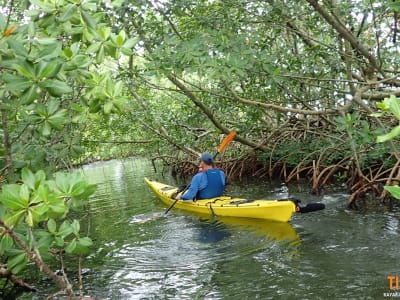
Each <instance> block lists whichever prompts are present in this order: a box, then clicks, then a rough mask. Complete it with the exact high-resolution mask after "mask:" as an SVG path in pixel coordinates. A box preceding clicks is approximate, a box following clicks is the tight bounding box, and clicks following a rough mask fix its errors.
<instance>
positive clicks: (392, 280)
mask: <svg viewBox="0 0 400 300" xmlns="http://www.w3.org/2000/svg"><path fill="white" fill-rule="evenodd" d="M387 279H388V280H389V288H390V289H391V290H393V289H396V290H398V289H399V276H393V275H391V276H388V277H387Z"/></svg>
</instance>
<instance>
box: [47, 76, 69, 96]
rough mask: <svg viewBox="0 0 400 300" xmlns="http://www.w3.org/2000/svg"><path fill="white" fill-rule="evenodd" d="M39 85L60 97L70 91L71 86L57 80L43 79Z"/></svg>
mask: <svg viewBox="0 0 400 300" xmlns="http://www.w3.org/2000/svg"><path fill="white" fill-rule="evenodd" d="M40 86H41V87H42V88H45V89H46V90H47V91H48V92H49V94H50V95H52V96H54V97H61V96H62V95H64V94H69V93H72V89H71V87H70V86H69V85H68V84H66V83H65V82H63V81H59V80H50V79H49V80H45V81H43V82H41V83H40Z"/></svg>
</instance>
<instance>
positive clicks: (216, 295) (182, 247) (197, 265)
mask: <svg viewBox="0 0 400 300" xmlns="http://www.w3.org/2000/svg"><path fill="white" fill-rule="evenodd" d="M84 171H85V174H86V175H87V176H88V178H89V179H90V181H91V182H92V183H97V184H98V190H97V192H96V194H95V195H94V197H93V198H92V199H91V200H90V205H89V213H88V214H87V215H85V216H84V217H82V223H81V224H82V228H86V227H84V226H85V224H84V223H85V221H87V222H88V223H89V224H90V226H88V227H90V236H91V237H92V238H93V240H94V242H95V245H94V247H93V254H91V255H90V256H88V257H86V258H85V260H84V262H83V267H84V268H85V269H86V270H88V272H85V277H84V287H85V293H86V294H87V295H91V296H93V297H98V298H106V297H108V298H109V299H160V298H162V299H300V298H302V299H328V298H329V299H382V296H383V292H384V291H387V286H388V284H387V278H386V276H388V275H394V276H396V275H400V269H399V266H398V264H397V263H396V262H398V261H399V260H400V255H399V253H400V252H399V251H398V249H399V248H400V239H399V236H400V211H399V210H397V211H396V210H394V211H383V212H380V211H379V212H376V211H375V212H373V211H369V212H368V211H367V212H354V211H346V210H345V209H344V205H345V202H346V195H345V193H344V192H343V191H341V192H339V191H335V192H334V193H331V194H330V195H325V196H322V198H316V197H317V196H315V195H310V194H308V193H307V192H306V191H307V186H306V185H304V186H303V187H302V188H303V190H296V189H294V188H293V187H292V186H283V185H281V184H279V183H278V184H273V183H271V184H269V183H266V182H263V183H262V184H260V183H259V182H257V183H251V182H250V183H249V184H246V185H245V186H242V187H241V186H240V185H234V184H232V185H230V189H231V190H232V191H234V194H237V195H243V194H244V193H246V196H248V197H268V196H270V195H272V194H275V195H276V196H277V197H278V196H283V195H287V194H289V192H290V194H291V195H294V196H296V197H297V198H300V199H304V200H303V202H302V203H303V204H307V203H308V202H319V201H322V202H323V203H325V204H327V209H325V210H323V211H318V212H315V213H309V214H297V215H295V216H294V217H293V218H292V220H291V222H290V223H279V222H271V221H267V220H255V219H245V218H212V217H205V216H204V215H202V216H200V215H195V214H190V213H187V212H183V211H180V210H172V211H171V212H169V213H168V214H167V215H165V214H164V212H165V209H166V207H165V205H164V204H162V203H161V201H160V200H159V199H157V198H156V197H155V196H154V195H153V194H152V193H151V192H150V191H149V189H148V188H147V186H145V184H144V182H143V177H145V176H147V177H152V178H154V179H155V180H160V181H163V182H171V184H174V183H175V182H174V180H173V178H162V177H161V174H154V171H153V169H152V168H151V164H150V163H149V162H146V161H144V160H128V161H123V162H117V163H115V162H107V163H102V164H94V165H91V166H90V167H86V168H85V170H84ZM178 185H179V183H178ZM304 191H305V192H304ZM67 263H69V262H67ZM70 270H76V264H75V262H71V266H70ZM72 276H73V275H72ZM38 288H40V290H41V291H40V292H39V293H37V294H35V295H33V296H32V295H28V296H27V297H25V298H23V297H21V299H29V300H31V299H45V298H46V296H47V295H48V294H50V293H52V292H56V290H54V286H51V287H49V285H48V284H47V283H43V282H42V283H40V282H39V283H38Z"/></svg>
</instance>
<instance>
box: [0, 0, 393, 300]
mask: <svg viewBox="0 0 400 300" xmlns="http://www.w3.org/2000/svg"><path fill="white" fill-rule="evenodd" d="M399 13H400V2H399V1H398V0H397V1H364V0H359V1H338V0H336V1H335V0H326V1H316V0H304V1H273V0H271V1H251V0H247V1H246V0H232V1H206V0H201V1H197V0H196V1H191V0H175V1H146V0H144V1H127V0H125V1H124V0H115V1H94V0H86V1H85V0H82V1H80V0H31V1H29V0H25V1H13V0H9V1H4V5H3V7H2V9H1V12H0V67H1V77H0V96H1V98H0V101H1V103H0V111H1V120H2V126H1V130H0V134H1V137H2V139H1V141H2V143H1V145H0V153H1V157H0V171H1V173H0V175H1V180H2V181H3V187H2V195H1V197H0V198H1V201H0V209H1V211H0V219H1V223H0V227H1V228H2V231H0V234H1V236H2V239H1V243H0V246H1V247H0V259H1V260H0V262H1V265H0V275H3V276H4V277H7V278H8V279H12V278H14V277H12V276H14V275H12V276H11V275H10V274H14V273H18V272H19V271H20V270H22V268H23V267H24V266H25V265H26V262H27V261H28V259H29V260H33V258H32V256H30V255H34V254H35V253H36V255H34V257H36V258H40V261H38V262H37V264H38V266H41V267H42V268H43V266H44V264H43V263H44V260H45V259H44V258H43V259H42V256H43V254H44V253H48V250H49V249H58V250H57V251H53V252H55V253H57V255H60V256H61V257H62V255H64V251H63V249H65V251H66V252H67V254H74V253H75V254H77V255H82V254H83V253H84V252H85V251H86V250H85V249H86V248H87V247H88V246H90V244H91V241H90V239H89V238H86V237H82V235H81V234H80V233H79V232H80V230H79V229H80V228H79V222H78V221H73V220H69V219H70V217H69V215H70V214H69V211H70V210H71V209H72V208H73V207H76V206H79V205H78V204H79V203H80V202H81V201H83V202H84V201H85V200H86V199H87V197H88V196H89V195H90V193H91V192H92V191H93V187H91V186H89V185H87V183H85V181H84V180H83V179H82V178H80V177H79V176H78V175H74V174H73V175H69V176H67V175H61V173H57V174H58V175H56V176H54V175H53V174H54V172H56V171H60V170H65V169H69V168H71V167H72V166H73V165H75V164H79V163H82V162H86V161H90V160H99V159H108V158H113V157H124V156H132V155H145V154H149V155H151V157H152V158H154V159H162V160H163V161H164V162H165V163H167V164H173V167H174V169H175V171H177V172H180V173H184V169H185V168H186V167H187V165H188V164H190V161H191V160H193V158H194V157H195V156H197V154H198V153H199V152H202V151H204V150H208V151H212V149H216V148H217V145H218V143H219V142H220V141H221V139H222V138H223V134H227V133H229V132H230V131H231V130H236V131H237V132H238V136H237V138H236V142H235V143H234V145H232V146H230V148H229V150H228V151H226V153H225V154H224V156H223V157H222V161H223V162H224V163H223V164H221V167H223V168H225V169H226V171H227V173H228V174H229V175H230V176H232V177H234V176H238V177H241V176H249V175H251V176H258V177H267V176H269V177H276V176H279V177H280V178H282V180H285V181H291V180H298V179H301V178H306V179H309V180H310V183H311V189H312V191H314V192H319V191H320V190H321V189H322V188H323V187H324V186H325V185H326V184H327V183H329V182H331V181H333V180H339V181H342V182H346V183H347V186H348V188H349V191H350V195H351V196H350V198H349V200H348V203H347V204H348V205H349V206H351V207H354V206H355V204H356V203H357V199H363V198H365V197H366V196H374V198H379V199H381V200H385V199H386V198H387V194H386V190H384V189H383V186H384V185H392V184H397V182H398V179H399V176H400V175H399V174H400V173H399V163H400V159H399V153H398V146H397V141H396V139H394V137H396V136H397V135H398V131H399V130H398V127H396V125H397V124H398V119H399V118H400V115H399V114H398V112H399V110H398V102H399V98H398V97H399V96H400V78H399V72H400V71H399V69H398V66H399V63H400V61H399V59H400V57H399V55H398V53H399V42H398V39H399V36H398V35H399V27H398V26H399V19H398V16H399ZM386 111H388V112H390V113H389V114H383V115H377V114H376V113H377V112H386ZM392 129H393V130H392ZM378 137H380V138H379V139H378V140H377V138H378ZM171 153H173V154H172V155H171ZM188 162H189V163H188ZM15 182H17V183H18V184H14V183H15ZM389 189H390V188H389ZM56 200H59V201H61V202H60V203H58V202H57V201H56ZM55 202H57V203H58V204H55ZM78 202H79V203H78ZM43 224H45V225H43ZM43 228H46V230H45V234H44V233H43ZM10 237H12V238H13V239H10ZM18 237H20V239H18ZM20 242H21V243H22V244H21V243H20ZM38 242H39V243H38ZM21 245H22V246H21ZM18 246H20V247H23V249H24V251H22V252H21V250H18V251H19V252H18V251H16V249H17V248H18ZM24 247H26V248H24ZM30 251H32V252H30ZM30 253H31V254H30ZM3 269H4V270H3ZM3 271H4V272H3ZM10 271H11V273H10ZM50 273H51V272H50V271H49V274H50ZM49 274H48V275H49ZM14 279H15V278H14ZM57 280H58V279H57V278H55V281H56V282H57V283H58V284H59V285H60V288H62V289H64V290H66V291H67V293H69V294H70V295H71V294H73V291H72V287H71V286H70V285H69V284H68V280H67V279H62V280H58V281H57Z"/></svg>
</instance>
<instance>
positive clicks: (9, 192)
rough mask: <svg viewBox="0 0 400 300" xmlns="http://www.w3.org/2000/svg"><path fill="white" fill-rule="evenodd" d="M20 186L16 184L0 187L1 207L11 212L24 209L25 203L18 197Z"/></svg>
mask: <svg viewBox="0 0 400 300" xmlns="http://www.w3.org/2000/svg"><path fill="white" fill-rule="evenodd" d="M20 190H21V186H20V185H17V184H7V185H4V186H3V187H2V193H1V194H0V201H1V202H2V203H3V205H4V206H5V207H7V208H9V209H12V210H20V209H24V208H25V207H26V205H27V202H26V201H24V200H23V199H21V197H20Z"/></svg>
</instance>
